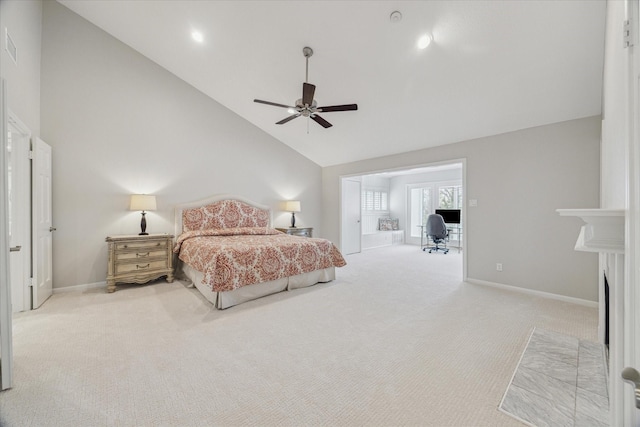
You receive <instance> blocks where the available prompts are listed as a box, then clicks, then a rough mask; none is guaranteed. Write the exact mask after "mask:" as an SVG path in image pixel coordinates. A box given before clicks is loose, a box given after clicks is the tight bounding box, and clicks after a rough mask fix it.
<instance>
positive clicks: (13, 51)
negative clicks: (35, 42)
mask: <svg viewBox="0 0 640 427" xmlns="http://www.w3.org/2000/svg"><path fill="white" fill-rule="evenodd" d="M4 35H5V40H6V44H5V47H4V48H5V50H6V51H7V52H8V53H9V56H10V57H11V59H13V62H14V63H15V64H16V65H18V48H17V47H16V44H15V43H14V42H13V39H12V38H11V36H10V35H9V29H8V28H6V27H5V29H4Z"/></svg>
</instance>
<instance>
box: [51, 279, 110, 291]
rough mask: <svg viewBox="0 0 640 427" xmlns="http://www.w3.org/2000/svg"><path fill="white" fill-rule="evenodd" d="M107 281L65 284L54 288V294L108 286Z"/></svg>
mask: <svg viewBox="0 0 640 427" xmlns="http://www.w3.org/2000/svg"><path fill="white" fill-rule="evenodd" d="M106 287H107V282H95V283H86V284H84V285H74V286H65V287H64V288H53V293H54V294H62V293H65V292H82V291H88V290H89V289H95V288H106Z"/></svg>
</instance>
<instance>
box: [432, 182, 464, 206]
mask: <svg viewBox="0 0 640 427" xmlns="http://www.w3.org/2000/svg"><path fill="white" fill-rule="evenodd" d="M438 194H439V198H438V207H439V208H440V209H462V200H463V199H462V186H461V185H448V186H445V187H439V188H438Z"/></svg>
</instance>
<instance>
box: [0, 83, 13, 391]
mask: <svg viewBox="0 0 640 427" xmlns="http://www.w3.org/2000/svg"><path fill="white" fill-rule="evenodd" d="M6 93H7V86H6V83H5V80H4V79H0V147H1V148H2V149H0V390H5V389H7V388H9V387H11V383H12V381H13V379H12V375H13V340H12V335H11V334H12V326H11V286H10V282H9V280H10V274H9V269H10V267H9V212H8V205H9V202H8V198H7V188H8V185H7V177H8V175H7V159H6V157H5V153H6V149H5V147H6V143H7V97H6Z"/></svg>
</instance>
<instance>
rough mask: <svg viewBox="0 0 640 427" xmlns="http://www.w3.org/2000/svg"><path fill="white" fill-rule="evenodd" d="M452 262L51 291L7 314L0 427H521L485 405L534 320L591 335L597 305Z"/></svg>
mask: <svg viewBox="0 0 640 427" xmlns="http://www.w3.org/2000/svg"><path fill="white" fill-rule="evenodd" d="M461 259H462V258H461V255H458V254H456V253H454V252H450V253H449V254H448V255H443V254H428V253H425V252H422V251H420V250H419V249H418V248H417V247H415V246H399V247H398V246H396V247H391V248H385V249H377V250H370V251H367V252H365V253H363V254H357V255H351V256H348V257H347V262H348V266H347V267H344V268H342V269H339V270H338V279H337V280H336V281H334V282H332V283H329V284H322V285H317V286H314V287H312V288H307V289H302V290H296V291H292V292H285V293H281V294H277V295H274V296H270V297H266V298H262V299H260V300H257V301H252V302H249V303H245V304H243V305H240V306H237V307H234V308H231V309H228V310H225V311H217V310H215V309H212V308H211V305H210V304H209V303H208V302H206V301H205V300H204V298H203V297H201V296H200V295H199V294H198V292H197V290H195V289H188V288H186V287H184V286H183V285H182V284H181V283H178V282H175V283H173V284H167V283H165V282H163V281H159V282H156V283H154V284H152V285H147V286H130V287H121V288H120V289H119V290H118V291H117V292H116V293H114V294H106V293H104V291H103V290H91V291H87V292H75V293H63V294H56V295H54V296H53V297H52V298H51V299H50V300H49V301H48V302H46V303H45V304H44V306H43V307H42V308H41V309H39V310H36V311H34V312H27V313H22V314H18V315H16V316H15V318H14V365H15V375H14V378H15V386H14V388H13V389H11V390H8V391H5V392H2V393H0V425H2V426H170V425H174V426H198V425H201V426H205V425H206V426H212V425H220V426H236V425H238V426H245V425H246V426H274V425H279V426H301V425H326V426H399V425H410V426H517V425H521V424H519V423H518V421H516V420H514V419H513V418H511V417H509V416H508V415H505V414H503V413H501V412H500V411H499V410H498V405H499V404H500V401H501V399H502V396H503V394H504V392H505V390H506V388H507V386H508V385H509V382H510V379H511V376H512V373H513V371H514V369H515V368H516V366H517V364H518V360H519V358H520V355H521V354H522V352H523V350H524V348H525V346H526V344H527V339H528V337H529V334H530V332H531V330H532V328H534V327H540V328H544V329H547V330H550V331H557V332H560V333H563V334H568V335H572V336H575V337H577V338H581V339H591V340H595V338H596V325H597V314H596V310H595V309H591V308H585V307H582V306H576V305H572V304H569V303H563V302H557V301H551V300H545V299H541V298H537V297H531V296H526V295H522V294H518V293H512V292H508V291H503V290H498V289H493V288H487V287H482V286H477V285H470V284H464V283H461V270H462V268H461ZM541 280H543V279H542V276H541Z"/></svg>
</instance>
